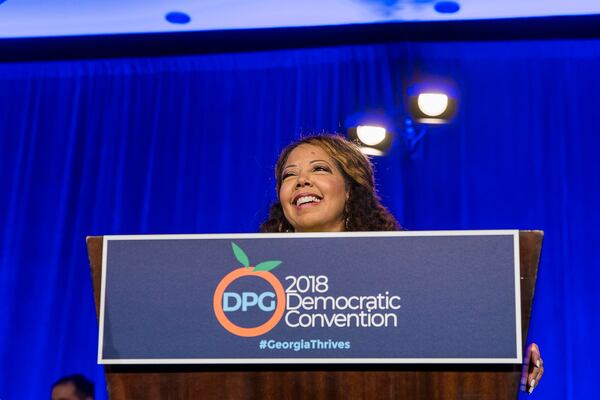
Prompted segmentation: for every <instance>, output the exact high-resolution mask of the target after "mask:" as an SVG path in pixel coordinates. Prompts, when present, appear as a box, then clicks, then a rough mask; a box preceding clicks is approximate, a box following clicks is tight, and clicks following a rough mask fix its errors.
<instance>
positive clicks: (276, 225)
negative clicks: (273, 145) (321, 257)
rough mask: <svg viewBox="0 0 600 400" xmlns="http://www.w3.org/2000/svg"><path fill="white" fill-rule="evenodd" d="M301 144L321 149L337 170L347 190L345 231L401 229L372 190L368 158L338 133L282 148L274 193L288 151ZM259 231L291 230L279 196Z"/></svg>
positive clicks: (306, 139)
mask: <svg viewBox="0 0 600 400" xmlns="http://www.w3.org/2000/svg"><path fill="white" fill-rule="evenodd" d="M302 144H310V145H313V146H318V147H320V148H321V149H323V150H324V151H325V152H326V153H327V155H329V157H331V159H332V160H334V162H335V163H336V166H337V168H338V169H339V170H340V171H341V173H342V175H343V177H344V180H345V182H346V187H347V188H348V191H349V198H348V201H347V202H346V207H345V214H346V215H345V219H346V231H396V230H400V229H402V228H401V227H400V225H399V224H398V221H396V219H395V218H394V216H393V215H392V214H391V213H390V212H389V211H388V210H387V209H386V208H385V207H384V206H382V205H381V203H380V199H379V196H378V195H377V192H376V190H375V179H374V176H373V166H372V165H371V162H370V161H369V159H368V158H367V157H366V156H365V155H364V154H363V153H362V152H361V151H360V149H359V148H358V146H356V145H355V144H354V143H352V142H350V141H348V140H346V139H345V138H343V137H342V136H339V135H331V134H324V135H318V136H308V137H305V138H302V139H300V140H298V141H296V142H293V143H291V144H290V145H288V146H287V147H286V148H285V149H283V151H282V152H281V154H280V155H279V159H278V160H277V165H276V167H275V179H276V182H277V194H278V196H279V189H280V188H281V173H282V170H283V167H284V166H285V163H286V162H287V159H288V157H289V155H290V153H291V152H292V151H293V150H294V149H295V148H296V147H298V146H300V145H302ZM260 231H261V232H293V231H294V228H293V227H292V225H291V224H290V223H289V222H288V220H287V219H286V218H285V216H284V214H283V209H282V207H281V203H280V202H279V200H277V201H275V202H274V203H273V204H272V205H271V209H270V210H269V216H268V218H267V220H266V221H265V222H263V223H262V225H261V226H260Z"/></svg>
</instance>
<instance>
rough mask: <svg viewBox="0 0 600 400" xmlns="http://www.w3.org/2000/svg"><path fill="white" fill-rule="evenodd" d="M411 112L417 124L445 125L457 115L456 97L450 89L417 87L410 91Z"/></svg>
mask: <svg viewBox="0 0 600 400" xmlns="http://www.w3.org/2000/svg"><path fill="white" fill-rule="evenodd" d="M408 101H409V111H410V113H411V115H412V117H413V118H414V120H415V121H416V122H419V123H422V124H445V123H447V122H449V121H450V120H451V119H452V117H454V115H455V114H456V96H454V95H453V91H452V90H451V89H449V88H440V87H425V86H423V85H415V86H413V87H411V88H409V89H408Z"/></svg>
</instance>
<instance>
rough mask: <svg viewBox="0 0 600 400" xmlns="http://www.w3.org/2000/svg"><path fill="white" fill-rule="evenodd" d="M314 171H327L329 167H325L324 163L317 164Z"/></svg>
mask: <svg viewBox="0 0 600 400" xmlns="http://www.w3.org/2000/svg"><path fill="white" fill-rule="evenodd" d="M314 170H315V171H327V172H329V168H327V167H325V166H324V165H317V166H315V168H314Z"/></svg>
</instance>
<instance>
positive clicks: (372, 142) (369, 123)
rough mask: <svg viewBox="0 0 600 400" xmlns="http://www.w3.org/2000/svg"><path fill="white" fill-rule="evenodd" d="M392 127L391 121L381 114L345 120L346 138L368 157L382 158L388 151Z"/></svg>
mask: <svg viewBox="0 0 600 400" xmlns="http://www.w3.org/2000/svg"><path fill="white" fill-rule="evenodd" d="M392 126H393V125H392V123H391V119H390V118H389V117H388V116H387V115H386V114H385V113H383V112H366V113H360V114H355V115H353V116H351V117H349V118H347V119H346V131H347V134H348V138H349V139H350V140H352V141H353V142H355V143H356V144H357V145H358V146H359V147H360V151H362V152H363V153H364V154H367V155H370V156H383V155H385V154H386V153H387V151H388V150H389V149H390V147H391V146H392V134H391V132H390V130H391V128H392Z"/></svg>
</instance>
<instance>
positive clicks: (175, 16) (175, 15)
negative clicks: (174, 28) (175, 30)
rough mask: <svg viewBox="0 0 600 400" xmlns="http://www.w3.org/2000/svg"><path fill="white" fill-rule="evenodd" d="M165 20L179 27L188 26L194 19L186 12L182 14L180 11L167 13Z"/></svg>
mask: <svg viewBox="0 0 600 400" xmlns="http://www.w3.org/2000/svg"><path fill="white" fill-rule="evenodd" d="M165 19H166V20H167V21H169V22H170V23H172V24H179V25H181V24H187V23H189V22H190V21H191V20H192V18H191V17H190V16H189V15H187V14H186V13H184V12H180V11H172V12H170V13H167V14H166V15H165Z"/></svg>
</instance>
